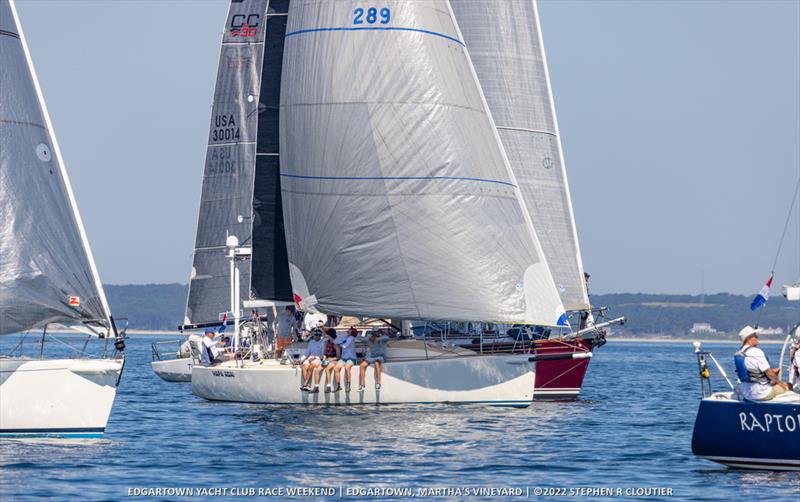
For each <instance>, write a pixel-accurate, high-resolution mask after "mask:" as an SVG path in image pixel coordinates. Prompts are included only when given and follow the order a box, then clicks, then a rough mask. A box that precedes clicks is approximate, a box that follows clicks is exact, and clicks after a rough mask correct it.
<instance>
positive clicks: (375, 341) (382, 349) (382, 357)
mask: <svg viewBox="0 0 800 502" xmlns="http://www.w3.org/2000/svg"><path fill="white" fill-rule="evenodd" d="M387 341H388V339H387V338H386V337H384V336H381V331H380V329H378V327H377V326H373V328H372V331H371V332H370V334H369V339H368V340H367V355H366V357H365V358H364V360H362V361H361V363H360V364H359V368H358V390H359V392H360V391H362V390H364V379H365V377H366V374H367V367H368V366H369V365H370V364H372V365H373V366H375V390H380V388H381V368H382V366H383V363H384V362H386V343H387Z"/></svg>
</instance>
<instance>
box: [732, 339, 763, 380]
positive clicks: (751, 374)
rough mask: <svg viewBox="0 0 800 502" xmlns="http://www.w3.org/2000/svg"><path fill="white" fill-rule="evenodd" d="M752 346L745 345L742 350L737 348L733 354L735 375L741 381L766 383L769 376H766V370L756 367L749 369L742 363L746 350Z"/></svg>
mask: <svg viewBox="0 0 800 502" xmlns="http://www.w3.org/2000/svg"><path fill="white" fill-rule="evenodd" d="M752 348H753V347H747V348H746V349H744V350H739V351H738V352H736V354H734V355H733V363H734V364H735V365H736V376H738V377H739V381H741V382H742V383H760V384H768V383H769V378H768V377H767V374H766V372H764V371H760V370H757V369H749V368H748V367H747V365H746V364H745V363H744V360H745V358H746V357H747V351H748V350H750V349H752ZM767 362H769V361H767Z"/></svg>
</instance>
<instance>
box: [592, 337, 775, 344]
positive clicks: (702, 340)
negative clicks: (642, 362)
mask: <svg viewBox="0 0 800 502" xmlns="http://www.w3.org/2000/svg"><path fill="white" fill-rule="evenodd" d="M606 340H608V341H609V342H620V343H694V342H700V343H726V344H730V345H739V344H740V342H739V341H738V340H714V339H706V338H700V339H698V338H627V337H619V338H617V337H614V336H610V337H608V338H606ZM783 342H784V341H783V340H759V344H761V345H783Z"/></svg>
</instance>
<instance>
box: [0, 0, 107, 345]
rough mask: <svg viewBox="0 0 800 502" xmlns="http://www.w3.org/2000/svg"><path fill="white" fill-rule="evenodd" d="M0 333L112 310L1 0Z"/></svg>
mask: <svg viewBox="0 0 800 502" xmlns="http://www.w3.org/2000/svg"><path fill="white" fill-rule="evenodd" d="M0 90H1V91H0V334H8V333H15V332H19V331H25V330H28V329H31V328H34V327H37V326H42V325H44V324H46V323H50V322H59V323H64V324H71V323H80V322H83V321H88V320H99V321H100V322H102V323H103V324H105V325H106V327H107V328H108V327H109V326H110V314H109V309H108V303H107V302H106V298H105V294H104V292H103V287H102V284H101V283H100V280H99V278H98V275H97V270H96V268H95V265H94V260H93V258H92V253H91V250H90V249H89V243H88V241H87V240H86V234H85V232H84V229H83V224H82V222H81V219H80V215H79V213H78V208H77V206H76V204H75V199H74V196H73V193H72V189H71V187H70V184H69V179H68V178H67V173H66V171H65V170H64V164H63V161H62V159H61V153H60V151H59V148H58V143H57V142H56V138H55V135H54V134H53V129H52V126H51V123H50V118H49V116H48V114H47V109H46V108H45V104H44V99H43V98H42V93H41V89H40V88H39V83H38V81H37V79H36V74H35V72H34V69H33V64H32V62H31V58H30V53H29V51H28V47H27V44H26V42H25V37H24V35H23V33H22V30H21V28H20V25H19V18H18V16H17V13H16V10H15V8H14V6H13V4H11V3H10V2H9V0H0Z"/></svg>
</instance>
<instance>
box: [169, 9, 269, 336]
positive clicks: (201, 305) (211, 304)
mask: <svg viewBox="0 0 800 502" xmlns="http://www.w3.org/2000/svg"><path fill="white" fill-rule="evenodd" d="M267 3H268V2H267V1H266V0H243V1H232V2H231V5H230V9H229V11H228V18H227V21H226V24H225V32H224V34H223V36H222V50H221V53H220V58H219V66H218V69H217V83H216V88H215V91H214V104H213V107H212V112H211V127H210V130H209V136H208V149H207V151H206V162H205V169H204V171H203V189H202V194H201V200H200V213H199V217H198V222H197V237H196V240H195V250H194V257H193V262H192V274H191V278H190V283H189V297H188V302H187V306H186V319H185V322H186V323H197V322H209V321H214V320H217V319H218V316H219V314H220V313H221V312H224V311H226V310H228V309H229V308H230V304H231V302H230V269H229V266H230V265H229V261H228V259H227V258H226V254H225V241H226V238H227V236H228V235H235V236H236V237H237V238H238V239H239V242H240V243H242V244H243V245H250V244H251V243H252V228H253V182H254V176H255V165H256V160H255V159H256V135H257V126H258V109H259V91H260V87H261V67H262V59H263V53H264V33H265V26H266V23H265V20H264V15H265V13H266V9H267ZM239 269H240V274H241V276H240V277H241V279H240V280H241V284H242V285H244V287H243V288H241V295H242V298H241V300H246V299H248V298H249V289H250V288H249V285H250V263H249V262H247V261H245V262H242V263H241V264H240V267H239Z"/></svg>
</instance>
